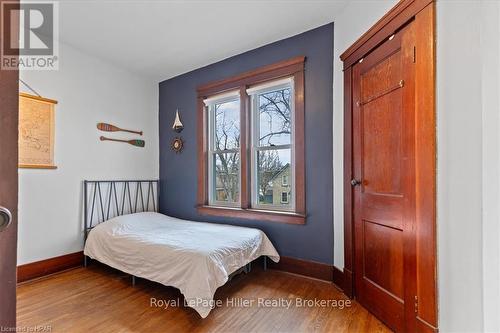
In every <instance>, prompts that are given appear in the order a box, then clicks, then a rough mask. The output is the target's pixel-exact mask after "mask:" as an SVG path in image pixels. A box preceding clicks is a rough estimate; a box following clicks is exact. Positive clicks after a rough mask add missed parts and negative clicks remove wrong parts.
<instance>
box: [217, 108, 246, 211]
mask: <svg viewBox="0 0 500 333" xmlns="http://www.w3.org/2000/svg"><path fill="white" fill-rule="evenodd" d="M213 108H214V113H215V119H214V122H215V136H214V145H215V147H214V150H215V158H214V160H213V163H214V171H215V181H214V183H215V189H214V190H215V193H214V195H215V200H216V201H221V202H228V203H236V202H238V201H239V192H240V191H239V166H240V155H239V151H238V149H239V147H240V119H239V118H240V116H239V111H240V110H239V102H238V101H230V102H226V103H220V104H215V105H214V106H213Z"/></svg>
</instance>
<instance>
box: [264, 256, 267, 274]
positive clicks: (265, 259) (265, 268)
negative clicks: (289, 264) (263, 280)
mask: <svg viewBox="0 0 500 333" xmlns="http://www.w3.org/2000/svg"><path fill="white" fill-rule="evenodd" d="M264 270H265V271H267V257H266V256H264Z"/></svg>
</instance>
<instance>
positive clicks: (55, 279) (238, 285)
mask: <svg viewBox="0 0 500 333" xmlns="http://www.w3.org/2000/svg"><path fill="white" fill-rule="evenodd" d="M17 295H18V296H17V298H18V311H17V317H18V318H17V320H18V326H20V327H34V326H45V325H49V326H50V327H51V329H52V330H51V331H52V332H75V333H79V332H82V333H83V332H380V333H385V332H390V330H389V329H388V328H387V327H385V326H384V325H383V324H382V323H381V322H380V321H379V320H377V319H376V318H375V317H373V316H372V315H371V314H370V313H368V312H367V310H365V309H364V308H363V307H361V306H360V305H359V304H358V303H356V302H352V306H350V307H344V308H342V309H341V308H338V307H332V306H329V307H317V306H316V307H315V306H312V307H309V306H303V307H298V306H294V305H292V306H290V308H288V309H287V308H286V307H263V306H262V304H259V303H258V300H259V299H262V300H268V301H274V302H277V301H278V300H284V301H287V300H289V301H293V302H292V304H295V299H296V298H301V299H307V300H314V299H318V300H338V301H346V300H348V299H347V297H346V296H345V295H344V294H342V293H341V292H340V291H339V290H338V289H337V288H336V287H335V286H334V285H333V284H332V283H328V282H324V281H320V280H315V279H309V278H305V277H301V276H298V275H293V274H288V273H284V272H279V271H275V270H268V271H262V270H260V269H258V268H255V269H253V270H252V272H251V273H249V274H241V275H238V276H236V277H234V278H233V280H232V281H230V282H228V283H227V284H226V285H225V286H223V287H221V288H219V290H218V291H217V293H216V294H215V298H216V299H217V300H221V301H222V302H223V306H221V307H218V308H215V309H214V310H212V312H211V313H210V315H209V316H208V317H207V318H205V319H201V318H200V317H199V315H198V314H197V313H196V312H195V311H194V310H193V309H191V308H186V307H184V306H180V307H169V308H167V309H163V308H155V307H151V306H150V302H151V298H155V299H157V300H158V299H162V300H177V299H179V300H180V302H182V301H183V297H182V295H181V294H180V292H179V291H178V290H177V289H175V288H170V287H165V286H162V285H160V284H157V283H154V282H150V281H146V280H143V279H138V280H137V284H136V286H135V287H134V286H132V285H131V279H130V276H128V275H127V274H124V273H121V272H118V271H116V270H113V269H111V268H108V267H105V266H103V265H99V264H93V265H91V266H90V267H88V268H76V269H73V270H69V271H65V272H62V273H60V274H55V275H52V276H49V277H47V278H42V279H39V280H35V281H31V282H25V283H22V284H20V285H19V286H18V290H17ZM227 299H234V300H241V299H245V300H248V301H252V300H253V302H254V304H253V305H252V306H250V307H243V306H239V307H230V306H227V303H226V302H227V301H226V300H227ZM284 301H283V302H284ZM238 305H241V304H238Z"/></svg>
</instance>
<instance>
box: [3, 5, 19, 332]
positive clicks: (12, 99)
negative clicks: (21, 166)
mask: <svg viewBox="0 0 500 333" xmlns="http://www.w3.org/2000/svg"><path fill="white" fill-rule="evenodd" d="M1 3H2V0H0V8H1ZM12 25H13V26H14V27H17V25H18V22H13V23H12ZM0 42H3V36H1V37H0ZM0 58H1V57H0ZM0 60H1V59H0ZM18 79H19V73H18V71H17V70H1V69H0V283H1V285H0V328H1V329H2V330H6V329H7V328H9V327H15V325H16V262H17V254H16V251H17V223H16V220H17V163H18V160H17V131H18V130H17V128H18V102H19V93H18V87H19V83H18ZM9 214H10V215H11V221H10V223H8V222H9V221H8V218H9V217H8V215H9Z"/></svg>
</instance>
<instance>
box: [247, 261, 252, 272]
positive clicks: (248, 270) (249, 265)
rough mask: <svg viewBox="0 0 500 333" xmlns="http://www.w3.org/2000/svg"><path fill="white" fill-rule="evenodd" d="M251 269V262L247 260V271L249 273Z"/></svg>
mask: <svg viewBox="0 0 500 333" xmlns="http://www.w3.org/2000/svg"><path fill="white" fill-rule="evenodd" d="M251 271H252V263H251V262H249V263H248V265H247V273H250V272H251Z"/></svg>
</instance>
